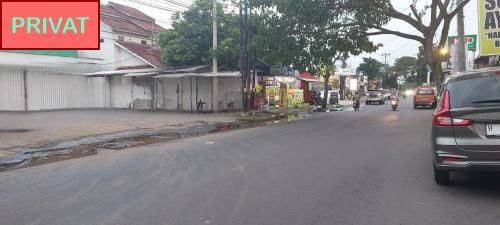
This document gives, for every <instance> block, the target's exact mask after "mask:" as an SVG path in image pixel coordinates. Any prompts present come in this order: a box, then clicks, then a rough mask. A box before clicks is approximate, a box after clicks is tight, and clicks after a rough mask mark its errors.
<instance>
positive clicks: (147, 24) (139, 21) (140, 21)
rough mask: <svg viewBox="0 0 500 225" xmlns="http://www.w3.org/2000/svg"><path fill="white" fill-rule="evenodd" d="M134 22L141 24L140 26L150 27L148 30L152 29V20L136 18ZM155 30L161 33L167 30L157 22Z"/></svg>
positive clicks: (154, 24) (154, 26)
mask: <svg viewBox="0 0 500 225" xmlns="http://www.w3.org/2000/svg"><path fill="white" fill-rule="evenodd" d="M134 22H135V23H137V24H139V25H140V26H142V27H144V28H146V29H148V30H151V24H152V23H151V22H147V21H142V20H136V21H134ZM153 31H154V32H158V33H160V32H163V31H165V28H163V27H162V26H160V25H158V24H156V23H153Z"/></svg>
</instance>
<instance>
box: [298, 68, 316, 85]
mask: <svg viewBox="0 0 500 225" xmlns="http://www.w3.org/2000/svg"><path fill="white" fill-rule="evenodd" d="M299 80H303V81H308V82H318V83H321V81H320V80H318V79H316V77H315V76H314V75H312V73H310V72H307V71H306V72H300V73H299Z"/></svg>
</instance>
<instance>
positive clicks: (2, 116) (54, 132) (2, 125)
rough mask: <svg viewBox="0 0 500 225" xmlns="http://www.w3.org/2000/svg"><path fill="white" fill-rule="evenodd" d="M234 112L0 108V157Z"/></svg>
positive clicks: (229, 116)
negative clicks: (12, 151) (11, 151)
mask: <svg viewBox="0 0 500 225" xmlns="http://www.w3.org/2000/svg"><path fill="white" fill-rule="evenodd" d="M237 115H238V113H217V114H190V113H174V112H148V111H132V110H77V111H52V112H28V113H24V112H0V157H1V156H5V155H6V154H9V152H8V151H6V150H7V149H10V148H14V147H19V146H23V147H33V146H39V145H43V144H47V143H51V142H55V141H61V140H68V139H75V138H80V137H85V136H94V135H101V134H109V133H114V132H122V131H128V130H138V129H165V128H177V127H178V128H182V127H189V126H193V125H196V124H199V123H201V122H206V123H216V122H232V121H235V120H236V118H237Z"/></svg>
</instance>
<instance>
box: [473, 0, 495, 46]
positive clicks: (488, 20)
mask: <svg viewBox="0 0 500 225" xmlns="http://www.w3.org/2000/svg"><path fill="white" fill-rule="evenodd" d="M477 2H478V7H477V8H478V12H479V40H480V44H481V45H480V48H479V54H480V55H481V56H489V55H497V54H500V1H497V0H478V1H477Z"/></svg>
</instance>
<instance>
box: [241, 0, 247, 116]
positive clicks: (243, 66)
mask: <svg viewBox="0 0 500 225" xmlns="http://www.w3.org/2000/svg"><path fill="white" fill-rule="evenodd" d="M246 1H247V0H240V74H241V98H242V103H243V110H244V111H245V112H247V111H248V107H247V106H248V89H247V76H246V75H247V73H246V65H247V59H246V57H247V54H246V40H245V36H246V34H245V33H246V29H245V26H246V24H244V19H243V18H244V16H243V11H244V10H243V8H244V7H245V8H246Z"/></svg>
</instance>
